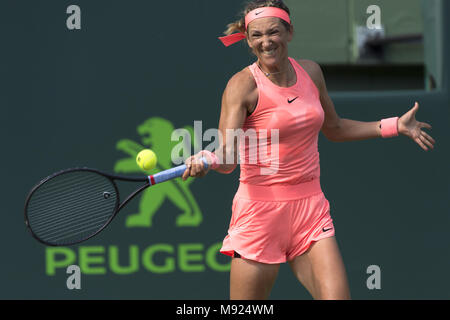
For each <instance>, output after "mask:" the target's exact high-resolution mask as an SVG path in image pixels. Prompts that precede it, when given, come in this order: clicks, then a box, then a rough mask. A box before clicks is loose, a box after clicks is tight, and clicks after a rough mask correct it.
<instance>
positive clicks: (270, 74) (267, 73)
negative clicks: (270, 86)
mask: <svg viewBox="0 0 450 320" xmlns="http://www.w3.org/2000/svg"><path fill="white" fill-rule="evenodd" d="M257 65H258V68H259V70H261V72H262V73H264V74H265V75H266V77H267V78H268V77H270V76H272V75H274V74H280V73H283V71H279V72H273V73H270V72H265V71H264V70H263V69H262V68H261V66H260V65H259V63H257Z"/></svg>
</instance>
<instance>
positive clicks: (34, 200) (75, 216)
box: [26, 170, 118, 245]
mask: <svg viewBox="0 0 450 320" xmlns="http://www.w3.org/2000/svg"><path fill="white" fill-rule="evenodd" d="M117 203H118V195H117V192H116V189H115V186H114V183H113V182H112V181H111V180H110V179H108V178H106V177H104V176H102V175H100V174H97V173H95V172H92V171H83V170H80V171H69V172H65V173H63V174H61V175H57V176H55V177H53V178H51V179H49V180H47V181H45V182H44V183H43V184H42V185H41V186H39V187H38V188H37V189H36V190H35V191H34V192H33V194H32V195H31V197H30V198H29V201H28V204H27V208H26V212H27V217H28V223H29V226H30V228H31V230H32V231H33V233H34V234H35V235H36V236H37V237H38V238H39V239H41V240H43V241H45V242H47V243H50V244H55V245H64V244H72V243H77V242H80V241H82V240H84V239H86V238H89V237H90V236H92V235H94V234H95V233H97V232H98V231H100V230H101V229H102V228H103V227H104V226H105V225H106V224H107V223H108V222H109V220H110V219H111V218H112V215H113V214H114V212H115V209H116V206H117Z"/></svg>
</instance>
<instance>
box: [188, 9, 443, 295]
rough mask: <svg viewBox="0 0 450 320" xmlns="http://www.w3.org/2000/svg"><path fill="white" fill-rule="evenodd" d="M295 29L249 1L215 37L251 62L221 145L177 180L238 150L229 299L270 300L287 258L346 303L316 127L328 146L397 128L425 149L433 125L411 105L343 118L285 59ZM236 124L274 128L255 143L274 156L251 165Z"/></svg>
mask: <svg viewBox="0 0 450 320" xmlns="http://www.w3.org/2000/svg"><path fill="white" fill-rule="evenodd" d="M236 31H237V33H236ZM293 32H294V29H293V26H292V25H291V20H290V12H289V9H288V8H287V7H286V5H285V4H284V3H283V2H282V1H275V0H261V1H253V2H251V3H250V4H248V5H247V7H246V8H245V10H244V15H243V18H242V19H241V20H239V21H237V22H235V23H232V24H230V25H229V26H228V30H227V31H226V34H227V35H228V36H226V37H222V38H220V39H221V40H222V42H223V43H224V44H225V45H226V46H229V45H231V44H233V43H235V42H237V41H240V40H246V41H247V43H248V45H249V47H250V48H251V50H252V52H253V53H254V54H255V56H256V58H257V60H256V62H255V63H254V64H252V65H251V66H249V67H247V68H245V69H243V70H242V71H240V72H238V73H237V74H235V75H234V76H233V77H232V78H231V79H230V81H229V82H228V84H227V87H226V89H225V92H224V94H223V99H222V109H221V114H220V122H219V131H220V132H221V134H222V139H221V142H220V148H219V149H218V150H216V151H215V153H211V152H207V151H202V152H200V153H199V154H197V155H195V156H192V157H190V158H188V159H187V160H186V164H187V169H186V171H185V172H184V175H183V179H184V180H185V179H187V178H188V177H189V176H191V177H203V176H204V175H205V174H206V173H207V172H208V170H209V169H208V170H206V169H205V168H204V166H203V163H202V162H201V161H198V159H199V158H200V157H202V156H206V157H207V158H208V159H209V161H210V163H211V166H209V167H212V169H213V170H215V171H217V172H220V173H225V174H226V173H230V172H232V171H233V170H234V169H235V167H236V166H237V163H238V162H237V160H238V159H237V158H238V153H237V148H238V147H239V148H240V149H239V157H240V170H241V172H240V184H239V188H238V191H237V193H236V195H235V197H234V200H233V206H232V217H231V222H230V226H229V230H228V235H227V236H226V237H225V239H224V241H223V246H222V248H221V250H220V251H221V252H222V253H224V254H226V255H229V256H231V257H232V262H231V272H230V298H231V299H267V298H268V297H269V294H270V291H271V289H272V286H273V284H274V281H275V279H276V276H277V273H278V270H279V267H280V264H281V263H285V262H288V263H289V264H290V266H291V268H292V270H293V272H294V274H295V276H296V277H297V278H298V280H299V281H300V282H301V283H302V284H303V285H304V287H305V288H306V289H307V290H308V291H309V292H310V294H311V295H312V297H313V298H314V299H333V300H336V299H350V291H349V285H348V282H347V275H346V271H345V268H344V264H343V261H342V258H341V254H340V251H339V248H338V245H337V243H336V239H335V229H334V226H333V221H332V218H331V216H330V204H329V202H328V200H327V199H326V198H325V196H324V194H323V192H322V190H321V187H320V166H319V152H318V145H317V142H318V134H319V132H320V131H322V133H323V134H324V135H325V137H326V138H328V139H329V140H331V141H334V142H343V141H355V140H364V139H371V138H380V137H382V138H390V137H395V136H398V135H399V134H402V135H405V136H407V137H410V138H411V139H413V141H415V142H416V143H417V144H418V145H419V146H420V147H422V148H423V149H424V150H429V148H431V149H432V148H433V145H434V143H435V141H434V140H433V138H432V137H430V136H429V135H428V134H427V133H425V132H424V131H422V128H426V129H431V126H430V125H429V124H426V123H421V122H418V121H416V119H415V115H416V113H417V111H418V109H419V105H418V104H417V103H416V104H415V106H414V107H413V108H412V109H411V110H410V111H409V112H408V113H406V114H405V115H403V116H402V117H400V118H399V117H395V118H390V119H384V120H381V121H376V122H359V121H354V120H349V119H341V118H340V117H339V116H338V115H337V113H336V111H335V108H334V105H333V102H332V101H331V99H330V97H329V96H328V93H327V88H326V85H325V80H324V77H323V74H322V71H321V69H320V67H319V65H318V64H317V63H315V62H313V61H309V60H296V59H293V58H290V57H289V55H288V44H289V42H290V41H291V40H292V37H293ZM239 129H241V130H242V131H243V132H244V133H246V132H249V130H253V132H262V130H265V131H266V134H265V135H264V137H267V136H270V137H272V136H271V135H270V134H269V133H267V130H269V131H271V130H276V131H275V132H277V133H278V137H276V139H273V138H272V139H259V140H258V141H257V143H258V144H259V145H258V147H261V144H262V143H264V144H265V149H266V150H272V153H271V152H268V154H269V155H268V156H267V157H263V159H258V160H257V161H253V162H252V161H251V160H252V159H251V155H250V156H249V152H250V153H251V152H252V150H255V148H252V146H251V145H250V143H247V144H245V143H242V140H241V144H240V145H239V146H238V145H237V141H236V139H235V138H234V137H235V135H234V133H235V131H236V130H239ZM258 138H261V136H258ZM261 141H263V142H261ZM273 144H277V148H272V147H273ZM273 150H276V152H273ZM258 155H259V154H258ZM230 159H232V161H230ZM225 160H227V161H225ZM274 164H275V165H274ZM263 169H267V170H266V171H264V170H263ZM269 169H272V171H271V170H269ZM267 172H272V173H271V174H268V173H267Z"/></svg>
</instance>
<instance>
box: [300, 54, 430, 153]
mask: <svg viewBox="0 0 450 320" xmlns="http://www.w3.org/2000/svg"><path fill="white" fill-rule="evenodd" d="M300 63H301V65H302V67H303V68H304V69H305V70H306V71H307V72H308V74H309V75H310V77H311V79H312V80H313V81H314V83H315V84H316V86H317V88H318V89H319V92H320V102H321V104H322V108H323V110H324V113H325V120H324V123H323V126H322V133H323V134H324V135H325V137H326V138H327V139H328V140H330V141H334V142H346V141H358V140H367V139H373V138H380V137H381V129H380V123H381V121H374V122H362V121H355V120H350V119H343V118H340V117H339V115H338V114H337V112H336V109H335V107H334V103H333V101H332V100H331V98H330V96H329V95H328V90H327V86H326V83H325V79H324V76H323V72H322V70H321V68H320V66H319V65H318V64H317V63H315V62H314V61H311V60H301V61H300ZM418 110H419V104H418V103H416V105H415V106H414V107H413V108H412V109H411V110H410V111H408V112H407V113H406V114H405V115H403V116H402V117H401V118H399V121H398V132H399V134H402V135H405V136H407V137H409V138H411V139H412V140H413V141H415V142H416V143H417V144H418V145H419V146H420V147H421V148H422V149H424V150H426V151H428V148H432V149H433V148H434V143H435V141H434V139H433V138H432V137H431V136H429V135H428V134H427V133H426V132H424V131H422V130H421V129H422V128H426V129H431V125H429V124H427V123H423V122H418V121H416V119H415V115H416V113H417V111H418Z"/></svg>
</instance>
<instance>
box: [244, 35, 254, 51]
mask: <svg viewBox="0 0 450 320" xmlns="http://www.w3.org/2000/svg"><path fill="white" fill-rule="evenodd" d="M245 35H246V36H247V38H246V41H247V44H248V46H249V48H250V49H252V50H253V47H252V43H251V42H250V36H249V33H248V31H246V32H245Z"/></svg>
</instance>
